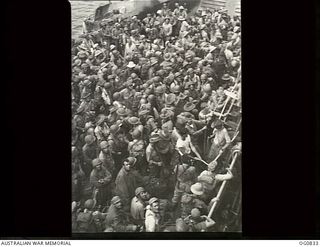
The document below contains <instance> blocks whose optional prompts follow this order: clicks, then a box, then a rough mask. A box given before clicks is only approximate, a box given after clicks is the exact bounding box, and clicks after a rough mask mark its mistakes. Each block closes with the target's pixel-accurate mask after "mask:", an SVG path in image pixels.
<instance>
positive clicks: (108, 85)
mask: <svg viewBox="0 0 320 247" xmlns="http://www.w3.org/2000/svg"><path fill="white" fill-rule="evenodd" d="M103 87H104V88H105V89H109V88H111V83H110V82H106V83H105V84H103Z"/></svg>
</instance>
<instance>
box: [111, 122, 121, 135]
mask: <svg viewBox="0 0 320 247" xmlns="http://www.w3.org/2000/svg"><path fill="white" fill-rule="evenodd" d="M119 130H120V127H119V125H117V124H113V125H111V127H110V132H111V133H113V134H114V133H117V132H118V131H119Z"/></svg>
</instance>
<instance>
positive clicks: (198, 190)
mask: <svg viewBox="0 0 320 247" xmlns="http://www.w3.org/2000/svg"><path fill="white" fill-rule="evenodd" d="M190 190H191V192H192V194H189V193H185V194H184V195H183V196H182V197H181V217H182V218H185V217H187V216H188V215H189V214H190V213H191V210H192V209H193V208H199V210H200V211H201V213H202V214H207V213H208V207H207V205H206V204H205V203H204V202H203V200H201V197H202V196H203V194H204V189H203V186H202V184H201V183H195V184H193V185H192V186H191V187H190Z"/></svg>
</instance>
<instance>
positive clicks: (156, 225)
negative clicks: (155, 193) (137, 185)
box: [145, 197, 160, 232]
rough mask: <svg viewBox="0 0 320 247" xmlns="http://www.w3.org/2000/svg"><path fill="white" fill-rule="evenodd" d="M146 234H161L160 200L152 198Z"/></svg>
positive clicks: (146, 220) (148, 211)
mask: <svg viewBox="0 0 320 247" xmlns="http://www.w3.org/2000/svg"><path fill="white" fill-rule="evenodd" d="M145 226H146V232H160V213H159V200H158V198H156V197H152V198H151V199H150V200H149V205H148V206H147V211H146V216H145Z"/></svg>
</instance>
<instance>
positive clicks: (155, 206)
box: [151, 202, 159, 213]
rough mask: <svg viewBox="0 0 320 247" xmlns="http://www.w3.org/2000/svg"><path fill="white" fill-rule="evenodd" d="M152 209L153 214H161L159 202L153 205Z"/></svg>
mask: <svg viewBox="0 0 320 247" xmlns="http://www.w3.org/2000/svg"><path fill="white" fill-rule="evenodd" d="M151 208H152V211H153V212H155V213H158V212H159V202H154V203H152V205H151Z"/></svg>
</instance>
